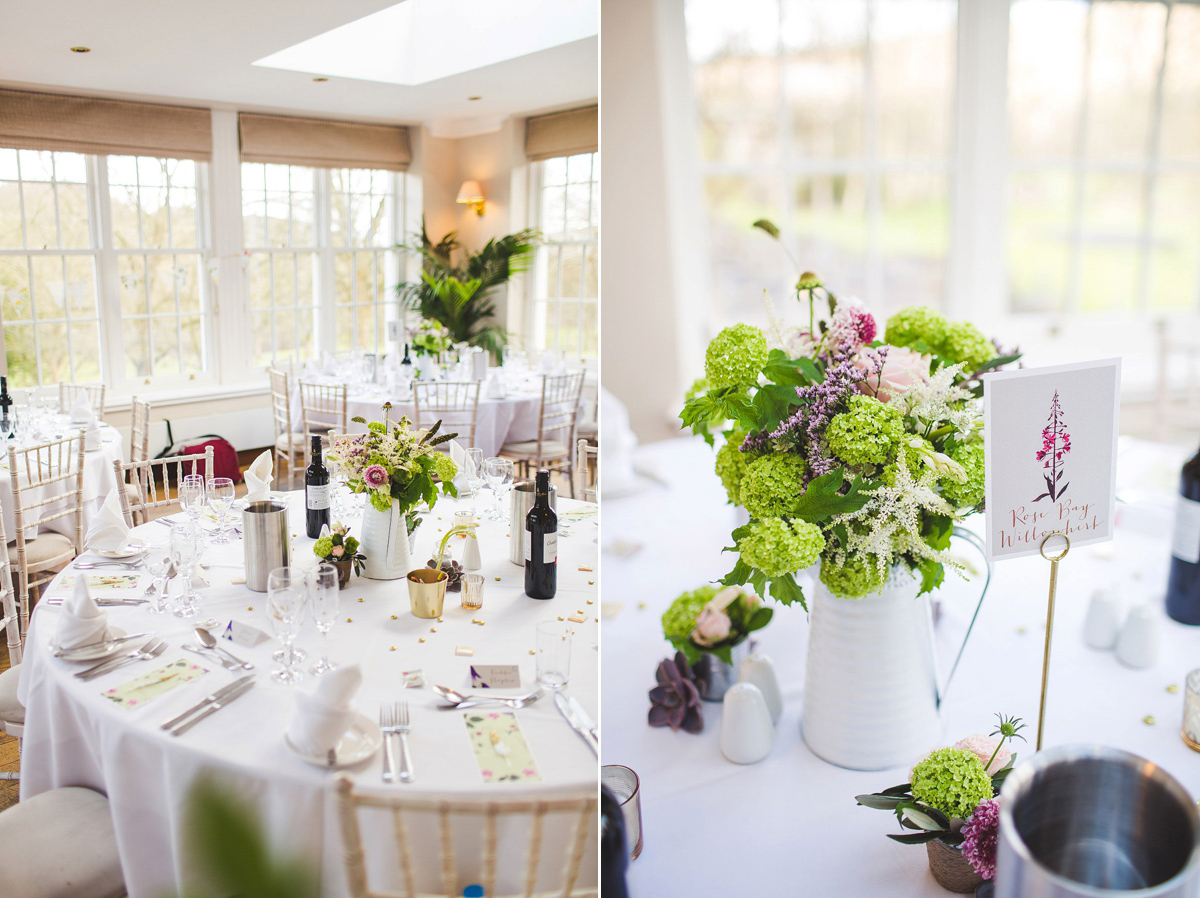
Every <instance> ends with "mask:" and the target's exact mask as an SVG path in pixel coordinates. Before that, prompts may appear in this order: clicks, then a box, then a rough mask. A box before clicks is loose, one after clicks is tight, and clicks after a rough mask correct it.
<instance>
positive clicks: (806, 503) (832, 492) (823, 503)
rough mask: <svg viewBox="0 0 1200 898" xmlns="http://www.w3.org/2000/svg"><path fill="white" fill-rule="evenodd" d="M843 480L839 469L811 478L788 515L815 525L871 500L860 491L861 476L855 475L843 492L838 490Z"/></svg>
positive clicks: (861, 488) (855, 508)
mask: <svg viewBox="0 0 1200 898" xmlns="http://www.w3.org/2000/svg"><path fill="white" fill-rule="evenodd" d="M843 480H844V475H843V474H842V469H841V468H837V469H836V470H833V471H830V472H829V473H828V474H822V475H821V476H820V477H817V478H815V479H814V480H811V481H810V482H809V484H808V489H806V490H805V491H804V493H803V494H802V495H801V496H800V498H799V499H797V500H796V504H795V505H793V506H792V510H791V513H792V515H793V516H795V517H798V518H802V519H803V520H805V521H808V522H809V523H811V524H819V523H821V522H822V521H825V520H828V519H829V518H831V517H833V516H834V515H835V514H846V513H848V512H851V511H858V510H859V509H860V508H862V507H863V506H864V505H866V504H867V502H869V501H870V500H871V497H870V496H868V495H865V494H864V493H863V488H864V487H865V486H866V484H864V483H863V480H862V478H861V477H858V476H855V478H854V481H853V482H852V483H850V484H849V488H848V489H847V490H846V492H845V493H841V492H839V490H840V489H841V488H842V485H843Z"/></svg>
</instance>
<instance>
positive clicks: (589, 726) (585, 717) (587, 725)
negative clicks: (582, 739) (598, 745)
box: [567, 696, 600, 742]
mask: <svg viewBox="0 0 1200 898" xmlns="http://www.w3.org/2000/svg"><path fill="white" fill-rule="evenodd" d="M567 704H568V705H570V706H571V710H572V711H574V712H575V716H576V718H577V719H578V720H579V722H580V723H581V724H583V727H584V729H586V730H587V731H588V732H589V733H591V734H592V738H593V739H595V740H596V741H597V742H599V741H600V735H599V734H598V733H597V732H596V721H594V720H592V718H591V715H589V714H588V712H587V711H585V710H583V705H581V704H579V699H577V698H576V697H575V696H571V698H570V700H569V701H568V702H567Z"/></svg>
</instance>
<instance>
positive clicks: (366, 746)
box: [283, 714, 383, 768]
mask: <svg viewBox="0 0 1200 898" xmlns="http://www.w3.org/2000/svg"><path fill="white" fill-rule="evenodd" d="M283 741H284V742H286V743H287V747H288V748H290V749H291V750H292V752H293V753H294V754H295V755H296V757H298V758H300V760H302V761H307V762H308V763H309V764H313V765H315V766H317V767H330V764H329V756H328V755H310V754H309V753H308V752H305V751H301V750H300V749H298V748H297V747H296V746H294V745H293V744H292V740H291V739H289V738H288V737H287V734H286V733H284V736H283ZM381 745H383V733H382V732H381V731H380V729H379V724H377V723H376V722H375V721H373V720H372V719H371V718H370V717H367V716H366V715H365V714H355V715H354V719H353V720H352V721H351V722H350V729H348V730H346V732H344V733H342V738H341V739H339V740H338V743H337V745H335V746H334V754H335V756H336V757H337V763H335V764H333V765H332V766H333V767H334V768H337V767H352V766H354V765H355V764H360V763H362V762H363V761H365V760H367V759H368V758H370V757H371V756H372V755H374V754H375V752H377V751H379V747H380V746H381Z"/></svg>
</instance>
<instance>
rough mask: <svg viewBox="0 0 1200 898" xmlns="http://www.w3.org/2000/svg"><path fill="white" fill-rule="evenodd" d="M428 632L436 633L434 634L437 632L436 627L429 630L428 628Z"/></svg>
mask: <svg viewBox="0 0 1200 898" xmlns="http://www.w3.org/2000/svg"><path fill="white" fill-rule="evenodd" d="M429 632H430V633H436V632H437V627H430V628H429Z"/></svg>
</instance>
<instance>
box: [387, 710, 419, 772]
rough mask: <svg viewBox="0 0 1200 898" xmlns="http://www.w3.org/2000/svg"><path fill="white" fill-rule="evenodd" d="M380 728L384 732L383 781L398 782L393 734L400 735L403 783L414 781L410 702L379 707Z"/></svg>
mask: <svg viewBox="0 0 1200 898" xmlns="http://www.w3.org/2000/svg"><path fill="white" fill-rule="evenodd" d="M379 729H380V731H381V732H382V733H383V781H384V782H385V783H394V782H396V779H397V776H396V772H395V771H396V761H395V753H394V750H393V749H392V741H391V737H392V736H399V737H400V775H399V780H400V782H402V783H411V782H412V781H413V772H412V758H411V756H410V755H409V753H408V731H409V729H411V727H410V725H409V722H408V702H392V703H391V704H390V705H384V706H383V707H382V708H380V709H379Z"/></svg>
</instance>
